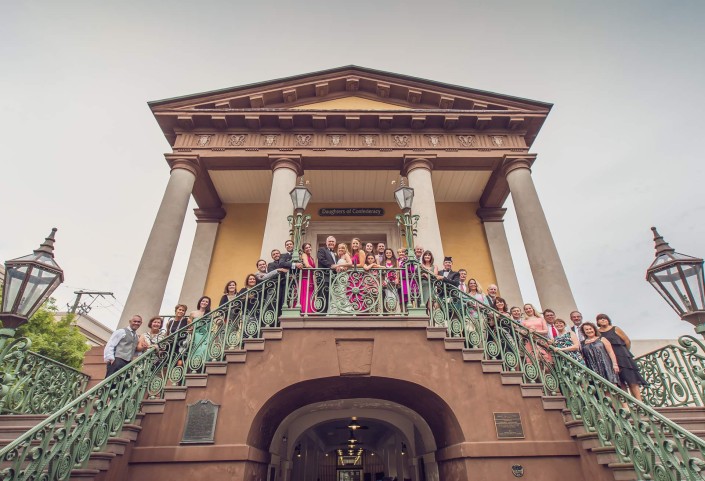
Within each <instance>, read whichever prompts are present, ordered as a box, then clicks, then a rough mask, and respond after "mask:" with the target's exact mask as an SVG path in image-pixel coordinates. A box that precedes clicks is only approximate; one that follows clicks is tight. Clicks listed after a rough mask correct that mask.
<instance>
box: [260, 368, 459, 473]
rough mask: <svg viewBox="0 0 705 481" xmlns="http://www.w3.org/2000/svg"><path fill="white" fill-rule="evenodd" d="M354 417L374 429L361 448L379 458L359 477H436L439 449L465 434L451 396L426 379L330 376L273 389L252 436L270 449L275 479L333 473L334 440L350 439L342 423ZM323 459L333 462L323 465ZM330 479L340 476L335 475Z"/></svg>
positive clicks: (369, 462)
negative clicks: (449, 399)
mask: <svg viewBox="0 0 705 481" xmlns="http://www.w3.org/2000/svg"><path fill="white" fill-rule="evenodd" d="M353 417H355V418H357V419H358V422H364V423H365V424H363V425H365V426H367V427H368V431H370V435H360V436H358V437H359V439H360V440H362V441H364V443H365V444H366V446H365V447H364V448H363V451H362V456H363V457H365V456H366V458H365V461H366V463H367V465H368V467H369V466H370V465H372V464H374V465H375V466H377V468H374V469H372V468H370V469H365V468H364V467H363V468H362V469H361V472H360V481H367V480H369V481H375V480H376V479H381V476H388V478H387V479H394V478H396V479H398V480H399V481H402V480H404V479H407V480H412V481H436V480H438V479H439V475H438V467H437V465H436V462H435V452H436V450H437V449H439V448H442V447H445V446H449V445H452V444H457V443H459V442H462V441H463V440H464V439H463V433H462V430H461V428H460V425H459V423H458V421H457V419H456V416H455V414H454V413H453V412H452V410H451V409H450V407H449V406H448V404H446V403H445V401H443V399H441V398H440V397H439V396H438V395H437V394H435V393H434V392H432V391H430V390H429V389H427V388H425V387H423V386H421V385H418V384H414V383H411V382H408V381H401V380H398V379H390V378H380V377H332V378H323V379H316V380H310V381H304V382H301V383H297V384H294V385H292V386H289V387H287V388H286V389H283V390H282V391H280V392H278V393H277V394H275V395H274V396H272V397H271V398H270V399H269V400H268V401H267V402H266V403H265V404H264V406H263V407H262V408H261V409H260V410H259V412H258V413H257V415H256V416H255V419H254V421H253V423H252V426H251V429H250V432H249V435H248V444H250V445H251V446H253V447H257V448H259V449H262V450H266V451H268V452H270V455H271V460H270V466H269V472H268V479H269V480H271V481H304V480H305V481H308V480H309V479H310V480H312V481H318V479H319V478H320V481H329V480H330V479H331V475H330V472H331V469H333V468H331V465H333V461H332V458H333V457H336V458H337V449H335V448H336V447H337V445H339V444H343V443H341V440H343V441H344V439H343V438H341V434H340V431H342V433H344V434H343V436H345V435H346V434H348V433H347V432H346V429H345V427H346V426H347V425H348V423H349V422H350V421H351V419H352V418H353ZM360 420H361V421H360ZM341 428H342V429H341ZM329 433H332V434H329ZM326 454H328V456H326ZM346 454H347V453H346ZM374 456H382V457H383V460H381V459H382V458H379V457H377V458H376V459H375V460H374V463H373V462H372V458H373V457H374ZM325 458H328V460H326V459H325ZM378 460H381V461H378ZM338 461H339V460H338ZM301 463H303V464H304V466H305V467H303V468H302V467H301V465H302V464H301ZM363 464H364V463H363ZM323 465H326V466H328V468H327V469H319V468H320V467H321V466H323ZM380 466H382V467H383V469H381V470H380V469H379V467H380ZM335 467H336V468H337V467H339V466H335ZM334 472H335V473H338V471H337V470H336V471H334ZM326 473H328V474H326ZM322 476H323V477H322ZM350 479H356V478H350ZM332 481H338V479H337V476H336V477H334V478H332Z"/></svg>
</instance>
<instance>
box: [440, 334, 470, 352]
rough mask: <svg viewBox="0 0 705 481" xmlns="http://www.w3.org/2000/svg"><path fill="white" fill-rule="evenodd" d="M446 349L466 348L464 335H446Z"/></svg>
mask: <svg viewBox="0 0 705 481" xmlns="http://www.w3.org/2000/svg"><path fill="white" fill-rule="evenodd" d="M443 344H444V347H445V349H446V351H462V350H463V349H464V348H465V339H463V338H462V337H446V338H444V339H443Z"/></svg>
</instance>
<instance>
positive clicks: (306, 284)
mask: <svg viewBox="0 0 705 481" xmlns="http://www.w3.org/2000/svg"><path fill="white" fill-rule="evenodd" d="M301 264H303V271H302V274H301V286H300V288H299V303H300V304H299V305H300V306H301V313H302V314H311V313H313V312H316V308H315V307H314V298H313V291H314V289H315V287H316V286H315V282H314V270H313V269H315V268H316V261H315V260H314V258H313V256H312V255H311V244H310V243H308V242H306V243H305V244H304V245H303V253H302V254H301Z"/></svg>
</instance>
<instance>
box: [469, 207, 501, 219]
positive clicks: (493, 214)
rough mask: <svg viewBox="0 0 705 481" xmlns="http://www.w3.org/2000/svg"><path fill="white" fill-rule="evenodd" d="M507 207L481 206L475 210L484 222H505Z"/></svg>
mask: <svg viewBox="0 0 705 481" xmlns="http://www.w3.org/2000/svg"><path fill="white" fill-rule="evenodd" d="M506 212H507V209H504V208H502V207H480V208H479V209H477V211H475V213H476V214H477V216H478V217H479V218H480V220H481V221H482V222H483V223H484V222H504V214H505V213H506Z"/></svg>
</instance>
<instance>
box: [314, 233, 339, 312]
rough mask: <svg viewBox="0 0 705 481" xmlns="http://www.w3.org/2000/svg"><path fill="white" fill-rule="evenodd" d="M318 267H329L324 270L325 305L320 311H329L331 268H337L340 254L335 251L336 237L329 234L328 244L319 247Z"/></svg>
mask: <svg viewBox="0 0 705 481" xmlns="http://www.w3.org/2000/svg"><path fill="white" fill-rule="evenodd" d="M317 258H318V267H320V268H321V269H329V270H325V271H323V272H324V274H323V288H322V289H321V293H322V294H323V299H324V302H323V306H322V307H321V309H320V310H319V311H318V312H328V292H329V291H330V270H332V269H334V268H335V263H336V262H338V256H337V254H336V252H335V237H333V236H332V235H331V236H328V238H326V246H325V247H321V248H320V249H318V255H317Z"/></svg>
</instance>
